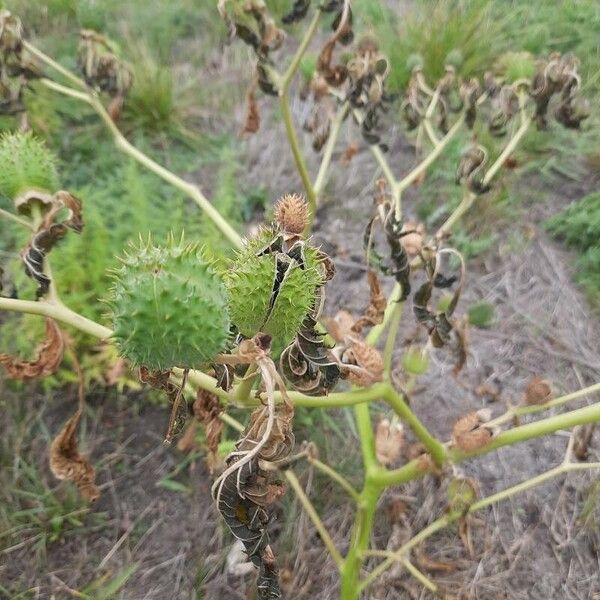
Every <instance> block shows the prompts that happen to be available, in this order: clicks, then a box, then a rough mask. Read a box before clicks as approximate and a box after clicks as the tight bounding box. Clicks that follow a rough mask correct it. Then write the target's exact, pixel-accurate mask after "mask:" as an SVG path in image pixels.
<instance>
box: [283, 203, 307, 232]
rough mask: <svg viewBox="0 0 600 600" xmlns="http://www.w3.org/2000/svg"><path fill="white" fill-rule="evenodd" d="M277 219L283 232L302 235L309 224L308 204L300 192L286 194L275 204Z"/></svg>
mask: <svg viewBox="0 0 600 600" xmlns="http://www.w3.org/2000/svg"><path fill="white" fill-rule="evenodd" d="M275 221H276V222H277V225H278V226H279V228H280V229H281V231H282V232H283V233H289V234H292V235H300V234H301V233H302V232H303V231H304V228H305V227H306V225H307V224H308V206H307V204H306V200H305V199H304V198H303V197H302V196H300V195H299V194H285V196H282V197H281V198H280V199H279V200H278V201H277V204H276V205H275Z"/></svg>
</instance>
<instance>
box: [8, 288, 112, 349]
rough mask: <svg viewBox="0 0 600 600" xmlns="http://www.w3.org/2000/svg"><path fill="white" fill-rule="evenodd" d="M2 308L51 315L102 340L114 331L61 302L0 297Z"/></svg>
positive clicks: (44, 315) (45, 315)
mask: <svg viewBox="0 0 600 600" xmlns="http://www.w3.org/2000/svg"><path fill="white" fill-rule="evenodd" d="M0 310H10V311H14V312H20V313H29V314H32V315H41V316H43V317H50V318H52V319H56V320H57V321H60V322H61V323H65V324H67V325H71V326H73V327H75V328H76V329H79V330H80V331H83V332H84V333H89V334H90V335H93V336H95V337H97V338H100V339H102V340H105V339H108V338H109V337H110V336H111V335H112V331H111V330H110V329H109V328H108V327H104V326H103V325H100V324H99V323H96V322H94V321H91V320H90V319H86V318H85V317H82V316H81V315H80V314H78V313H76V312H74V311H72V310H71V309H70V308H67V307H66V306H65V305H64V304H61V303H56V302H47V301H45V300H40V301H38V302H33V301H31V300H14V299H12V298H0Z"/></svg>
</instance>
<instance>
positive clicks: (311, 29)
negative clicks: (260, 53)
mask: <svg viewBox="0 0 600 600" xmlns="http://www.w3.org/2000/svg"><path fill="white" fill-rule="evenodd" d="M320 18H321V9H320V8H317V10H316V11H315V14H314V15H313V18H312V20H311V22H310V24H309V25H308V27H307V28H306V32H305V33H304V37H303V38H302V41H301V42H300V45H299V46H298V49H297V50H296V52H295V54H294V56H293V57H292V60H291V61H290V65H289V67H288V68H287V69H286V71H285V73H284V74H283V77H282V79H281V89H282V90H283V91H284V92H285V91H287V89H288V88H289V86H290V83H291V82H292V79H293V78H294V75H295V74H296V71H297V70H298V67H299V66H300V62H301V61H302V57H303V56H304V53H305V52H306V50H307V48H308V45H309V44H310V40H312V38H313V35H314V34H315V32H316V31H317V26H318V25H319V19H320Z"/></svg>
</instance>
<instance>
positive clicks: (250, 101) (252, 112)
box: [240, 79, 260, 137]
mask: <svg viewBox="0 0 600 600" xmlns="http://www.w3.org/2000/svg"><path fill="white" fill-rule="evenodd" d="M257 84H258V80H257V79H255V80H254V81H253V82H252V84H251V85H250V87H249V88H248V91H247V92H246V119H245V120H244V128H243V129H242V131H241V132H240V136H241V137H245V136H247V135H250V134H253V133H256V132H257V131H258V130H259V129H260V112H259V110H258V103H257V102H256V96H255V95H254V92H255V89H256V86H257Z"/></svg>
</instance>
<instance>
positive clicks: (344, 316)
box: [327, 310, 354, 342]
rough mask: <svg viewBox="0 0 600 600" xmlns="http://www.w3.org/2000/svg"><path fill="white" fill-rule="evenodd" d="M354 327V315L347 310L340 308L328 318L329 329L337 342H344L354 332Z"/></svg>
mask: <svg viewBox="0 0 600 600" xmlns="http://www.w3.org/2000/svg"><path fill="white" fill-rule="evenodd" d="M353 327H354V317H353V316H352V315H351V314H350V313H349V312H348V311H347V310H340V311H338V312H337V313H336V314H335V316H334V317H333V318H331V319H328V320H327V330H328V331H329V333H330V334H331V337H332V338H333V339H334V340H335V341H336V342H343V341H344V339H345V338H346V336H347V335H350V334H351V333H352V328H353Z"/></svg>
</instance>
